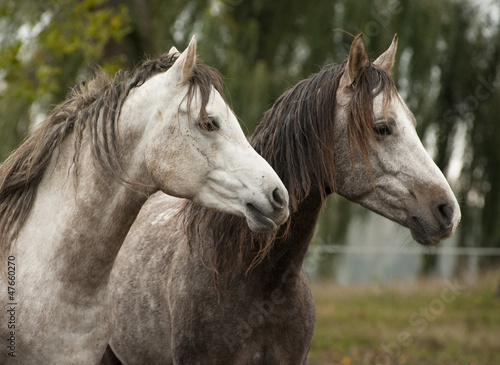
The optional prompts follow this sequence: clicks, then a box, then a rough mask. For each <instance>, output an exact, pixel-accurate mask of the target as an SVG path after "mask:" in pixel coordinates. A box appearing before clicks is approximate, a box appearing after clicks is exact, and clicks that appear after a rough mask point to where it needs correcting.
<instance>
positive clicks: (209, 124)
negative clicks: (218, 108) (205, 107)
mask: <svg viewBox="0 0 500 365" xmlns="http://www.w3.org/2000/svg"><path fill="white" fill-rule="evenodd" d="M200 126H201V128H202V129H203V130H205V131H207V132H217V131H218V130H220V125H219V122H218V121H217V120H216V119H215V118H214V117H208V118H207V119H205V120H204V121H203V122H201V123H200Z"/></svg>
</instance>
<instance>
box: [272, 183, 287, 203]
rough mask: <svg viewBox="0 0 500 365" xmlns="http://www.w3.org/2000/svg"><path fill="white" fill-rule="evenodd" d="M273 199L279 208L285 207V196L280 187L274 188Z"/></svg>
mask: <svg viewBox="0 0 500 365" xmlns="http://www.w3.org/2000/svg"><path fill="white" fill-rule="evenodd" d="M273 201H274V203H275V204H276V205H277V206H278V207H279V208H282V207H283V204H284V202H285V198H284V197H283V193H282V192H281V190H280V189H278V188H276V189H274V190H273Z"/></svg>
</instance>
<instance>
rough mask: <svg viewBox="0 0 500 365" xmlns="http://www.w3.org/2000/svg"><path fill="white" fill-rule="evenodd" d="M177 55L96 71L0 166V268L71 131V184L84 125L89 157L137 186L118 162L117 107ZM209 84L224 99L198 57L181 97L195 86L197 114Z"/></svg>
mask: <svg viewBox="0 0 500 365" xmlns="http://www.w3.org/2000/svg"><path fill="white" fill-rule="evenodd" d="M178 57H179V54H163V55H162V56H160V57H159V58H157V59H153V60H146V61H145V62H143V63H142V64H141V65H140V66H139V67H138V68H137V70H136V71H135V72H127V71H119V72H118V73H117V74H116V75H115V76H114V77H110V76H109V75H107V74H106V73H105V72H103V71H98V72H97V74H96V76H95V77H94V78H93V79H91V80H90V81H88V82H82V83H80V84H78V85H77V86H75V88H74V89H73V90H72V92H71V93H70V95H69V97H68V99H67V100H65V101H64V102H62V103H61V104H59V105H58V106H56V107H55V108H54V110H53V111H52V112H51V113H50V114H49V116H48V117H47V118H46V119H45V120H44V121H43V122H42V123H40V125H39V126H37V128H36V129H35V130H34V131H33V132H32V133H31V134H30V135H29V136H28V137H27V138H26V140H25V141H24V142H23V143H22V144H21V145H20V146H19V147H18V148H17V149H16V150H15V151H14V152H13V153H12V154H11V155H10V156H9V157H8V158H7V159H6V160H5V162H4V163H3V164H1V165H0V262H1V264H0V268H2V269H3V268H4V265H5V264H4V263H5V256H6V255H7V252H9V250H10V249H11V246H12V242H13V241H14V240H15V238H16V237H17V235H18V234H19V231H20V229H21V227H22V225H23V223H24V222H25V221H26V218H27V216H28V214H29V212H30V210H31V207H32V206H33V203H34V200H35V196H36V191H37V187H38V185H39V183H40V181H41V179H42V177H43V174H44V172H45V170H46V167H47V166H48V165H49V162H50V161H51V158H52V154H53V152H54V151H55V150H56V149H57V147H58V146H59V145H60V144H61V143H62V142H63V141H64V140H65V138H66V137H67V136H69V135H70V134H71V133H74V135H75V139H74V140H75V141H74V156H73V165H74V174H75V183H77V181H78V165H79V164H78V161H79V155H80V150H81V143H82V138H83V134H84V131H85V130H88V131H90V134H91V138H90V140H91V143H92V151H93V156H94V158H95V161H96V163H97V165H98V166H100V167H101V170H102V171H103V172H104V173H106V174H109V175H110V176H111V177H113V178H114V179H116V180H117V181H118V182H120V183H122V184H125V185H128V186H130V187H132V188H134V186H136V185H137V184H136V183H134V182H131V181H127V178H126V174H124V171H123V168H122V167H121V165H120V162H119V153H118V146H117V135H116V131H117V121H118V119H119V116H120V110H121V107H122V106H123V103H124V102H125V99H126V98H127V96H128V95H129V93H130V91H131V90H132V89H134V88H137V87H140V86H141V85H142V84H144V83H145V82H146V81H147V80H148V79H149V78H151V77H152V76H154V75H156V74H159V73H161V72H166V71H167V70H168V69H170V67H171V66H172V65H173V64H174V62H175V61H176V59H177V58H178ZM212 86H213V87H214V88H215V89H216V90H217V91H218V92H219V93H220V94H221V96H222V97H223V98H224V91H223V82H222V77H221V76H220V74H219V73H218V72H217V71H216V70H215V69H213V68H212V67H209V66H207V65H206V64H204V63H203V62H202V61H201V60H199V59H197V60H196V63H195V66H194V69H193V76H192V77H191V79H190V85H189V89H188V93H187V95H186V98H187V102H188V105H190V104H191V101H192V100H193V98H194V95H195V93H196V91H197V90H199V91H200V94H201V107H200V114H202V115H206V112H205V107H206V105H207V103H208V100H209V97H210V93H211V92H212ZM3 271H4V270H2V272H3Z"/></svg>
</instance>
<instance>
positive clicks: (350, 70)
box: [340, 34, 370, 87]
mask: <svg viewBox="0 0 500 365" xmlns="http://www.w3.org/2000/svg"><path fill="white" fill-rule="evenodd" d="M369 63H370V57H368V53H367V52H366V49H365V46H364V45H363V34H359V35H358V36H357V37H356V38H354V41H352V44H351V50H350V51H349V57H348V59H347V64H346V66H345V72H344V74H343V75H342V79H341V80H340V86H341V87H346V86H351V84H352V83H353V82H354V80H355V79H356V77H357V76H358V75H359V73H360V72H361V70H363V69H364V68H365V67H366V66H368V64H369Z"/></svg>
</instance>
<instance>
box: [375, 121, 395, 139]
mask: <svg viewBox="0 0 500 365" xmlns="http://www.w3.org/2000/svg"><path fill="white" fill-rule="evenodd" d="M374 131H375V135H376V136H377V137H384V136H390V135H391V134H392V131H391V127H390V126H389V124H387V123H379V124H377V125H376V126H375V128H374Z"/></svg>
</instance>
